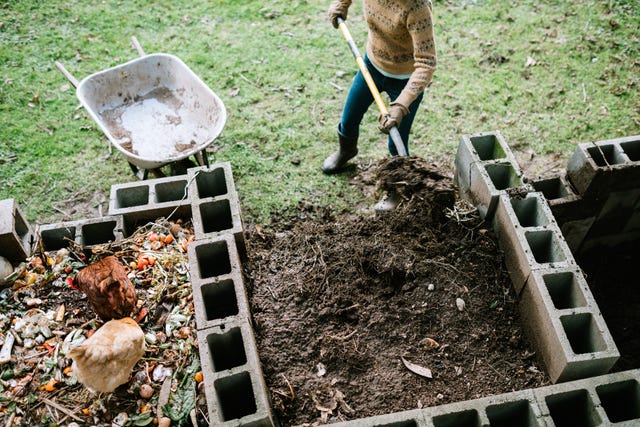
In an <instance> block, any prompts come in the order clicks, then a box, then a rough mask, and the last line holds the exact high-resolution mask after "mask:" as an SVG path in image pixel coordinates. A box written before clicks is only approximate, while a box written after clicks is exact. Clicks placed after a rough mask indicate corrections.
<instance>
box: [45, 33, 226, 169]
mask: <svg viewBox="0 0 640 427" xmlns="http://www.w3.org/2000/svg"><path fill="white" fill-rule="evenodd" d="M131 40H132V43H133V45H134V47H135V48H136V50H137V51H138V54H139V56H140V57H139V58H136V59H134V60H131V61H129V62H126V63H124V64H121V65H117V66H115V67H112V68H108V69H106V70H103V71H99V72H97V73H94V74H91V75H89V76H87V77H85V78H84V79H83V80H82V81H80V82H78V80H77V79H75V78H74V77H73V75H72V74H71V73H69V72H68V71H67V70H66V68H65V67H64V66H63V65H62V64H61V63H60V62H57V61H56V67H58V69H59V70H60V72H62V74H64V76H65V77H66V78H67V79H68V80H69V82H70V83H71V84H72V85H73V86H74V87H75V88H76V95H77V97H78V99H79V100H80V103H81V104H82V106H83V107H84V108H85V109H86V110H87V112H88V113H89V115H90V116H91V117H92V118H93V120H94V121H95V122H96V123H97V124H98V126H100V129H102V132H104V134H105V135H106V136H107V138H109V141H110V142H111V144H113V146H115V147H116V148H117V149H118V151H120V152H121V153H122V154H123V155H124V157H125V158H126V159H127V161H128V162H129V165H130V166H131V169H132V170H133V173H134V174H135V175H136V176H137V177H138V178H140V179H146V178H147V176H148V173H149V171H153V172H154V173H155V174H157V175H158V174H159V175H162V172H161V171H160V168H161V167H162V166H165V165H168V164H172V165H173V164H178V163H180V162H181V161H186V160H187V158H188V157H190V156H194V157H195V159H196V161H197V162H198V164H199V165H201V166H204V165H208V159H207V155H206V152H205V150H206V148H207V147H208V146H209V145H210V144H211V143H213V141H215V139H216V138H217V137H218V136H219V135H220V133H221V132H222V129H223V128H224V124H225V122H226V120H227V112H226V109H225V107H224V104H223V103H222V101H221V100H220V98H219V97H218V96H217V95H216V94H215V93H214V92H213V91H212V90H211V89H210V88H209V87H208V86H207V85H206V84H205V83H204V82H203V81H202V80H201V79H200V78H198V76H197V75H196V74H195V73H194V72H193V71H191V70H190V69H189V67H187V66H186V65H185V64H184V62H182V61H181V60H180V59H179V58H177V57H176V56H174V55H170V54H166V53H155V54H149V55H146V54H145V53H144V51H143V50H142V47H141V46H140V44H139V43H138V40H137V39H136V38H135V37H132V38H131Z"/></svg>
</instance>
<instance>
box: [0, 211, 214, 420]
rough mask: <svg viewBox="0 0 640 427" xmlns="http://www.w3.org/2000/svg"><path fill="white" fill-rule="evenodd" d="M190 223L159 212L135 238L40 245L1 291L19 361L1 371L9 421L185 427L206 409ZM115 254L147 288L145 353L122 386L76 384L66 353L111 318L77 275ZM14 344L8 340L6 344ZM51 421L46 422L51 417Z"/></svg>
mask: <svg viewBox="0 0 640 427" xmlns="http://www.w3.org/2000/svg"><path fill="white" fill-rule="evenodd" d="M193 237H194V236H193V231H192V226H191V223H189V222H185V223H183V222H182V221H180V220H176V221H166V220H162V219H161V220H158V221H156V222H154V223H150V224H147V225H146V226H144V227H140V228H139V229H138V230H137V231H136V233H134V234H133V235H132V236H131V237H129V238H127V239H123V240H119V241H115V242H112V243H109V244H108V245H104V246H95V247H93V248H92V249H91V251H89V252H88V253H87V251H85V250H83V248H81V247H79V246H78V245H76V244H75V243H73V242H69V246H68V247H65V248H62V249H60V250H57V251H50V252H45V251H43V250H39V251H36V254H35V255H34V256H33V257H31V258H30V259H29V260H28V261H27V263H24V264H23V265H21V267H20V268H19V270H18V272H16V273H15V274H14V277H12V280H11V281H10V282H9V283H8V284H7V285H6V286H9V287H7V288H5V289H3V290H2V292H0V332H1V334H0V337H1V338H2V344H5V345H8V344H7V343H8V342H9V341H13V342H14V344H13V346H12V348H11V346H9V352H10V353H9V354H10V356H11V358H10V359H8V360H4V361H3V363H4V364H2V365H0V369H1V377H0V378H1V383H0V411H2V412H3V413H4V415H3V421H4V426H10V425H29V424H31V425H45V424H46V425H66V424H69V423H72V422H73V423H81V424H84V423H86V424H92V425H100V424H106V425H125V424H127V423H128V424H127V425H138V426H144V425H158V424H161V425H168V423H171V424H172V425H183V424H185V423H191V424H193V423H194V422H193V418H192V417H193V416H194V415H195V416H197V417H199V419H203V418H204V416H205V414H206V412H207V411H206V399H205V396H204V390H203V389H202V387H199V385H200V384H201V381H202V373H201V371H200V360H199V357H198V348H197V337H196V328H195V319H194V307H193V300H192V295H191V285H190V280H189V271H188V260H187V254H186V247H187V243H188V242H189V241H191V240H193ZM107 254H112V255H114V256H115V257H116V258H117V259H118V260H119V261H120V262H121V263H122V264H123V265H125V266H126V268H127V269H128V271H129V273H128V276H129V278H130V279H131V281H132V283H133V284H134V286H135V289H136V293H137V295H138V309H137V310H135V311H136V313H135V316H136V321H138V322H139V325H140V326H141V328H142V330H143V332H144V334H145V343H146V351H145V353H144V355H143V357H142V359H140V361H138V363H137V364H136V365H135V367H134V369H133V371H132V376H131V378H130V380H129V382H127V383H126V384H123V385H122V386H120V387H119V388H117V389H116V390H115V392H113V393H103V394H95V393H92V392H91V391H89V390H88V389H87V388H85V387H84V386H83V385H82V384H80V383H78V382H77V379H76V378H75V377H74V376H73V374H72V370H71V360H70V359H69V358H68V357H67V354H68V352H69V351H70V349H71V348H73V347H75V346H77V345H78V344H80V343H81V342H83V341H84V340H85V339H86V338H87V337H89V336H90V335H91V334H92V333H93V332H95V330H96V329H98V328H99V326H101V325H102V323H103V322H102V321H100V320H99V319H98V318H97V317H96V314H95V313H94V312H93V311H92V310H91V308H90V306H89V304H88V302H87V299H86V297H85V295H84V293H83V292H81V291H79V290H75V289H73V277H74V276H75V275H76V273H77V272H78V271H79V270H81V269H82V268H84V267H85V266H86V265H88V264H89V263H90V262H92V261H93V260H95V259H98V258H101V257H103V256H105V255H107ZM5 349H6V346H5ZM192 414H193V415H192ZM43 423H44V424H43Z"/></svg>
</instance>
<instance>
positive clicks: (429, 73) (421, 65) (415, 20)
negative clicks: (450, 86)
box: [394, 2, 437, 108]
mask: <svg viewBox="0 0 640 427" xmlns="http://www.w3.org/2000/svg"><path fill="white" fill-rule="evenodd" d="M426 3H427V4H426V6H425V7H422V8H420V9H419V10H417V11H415V12H413V13H411V14H410V15H409V17H408V19H407V29H408V30H409V34H411V40H412V43H413V60H414V67H415V69H414V71H413V73H412V74H411V77H410V78H409V81H408V82H407V85H406V86H405V88H404V89H403V90H402V92H401V93H400V95H399V96H398V98H397V99H396V100H395V101H394V102H397V103H400V104H402V105H404V106H406V107H407V108H408V107H409V105H410V104H411V103H412V102H413V101H414V100H415V99H416V98H417V97H418V96H419V95H420V94H421V93H422V91H424V89H425V88H426V87H427V86H429V84H430V83H431V80H432V78H433V73H434V72H435V70H436V63H437V60H436V47H435V38H434V34H433V15H432V9H431V2H426Z"/></svg>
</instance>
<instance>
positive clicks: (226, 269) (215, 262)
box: [196, 240, 231, 279]
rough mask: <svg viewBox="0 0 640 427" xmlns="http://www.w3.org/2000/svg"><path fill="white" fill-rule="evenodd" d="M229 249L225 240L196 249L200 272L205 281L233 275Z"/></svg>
mask: <svg viewBox="0 0 640 427" xmlns="http://www.w3.org/2000/svg"><path fill="white" fill-rule="evenodd" d="M229 255H230V254H229V248H228V246H227V242H226V241H224V240H221V241H217V242H212V243H207V244H203V245H200V246H197V247H196V260H197V262H198V272H199V273H200V277H201V278H203V279H206V278H209V277H215V276H222V275H223V274H229V273H231V260H230V259H229Z"/></svg>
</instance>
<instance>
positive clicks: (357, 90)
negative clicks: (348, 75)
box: [338, 71, 373, 138]
mask: <svg viewBox="0 0 640 427" xmlns="http://www.w3.org/2000/svg"><path fill="white" fill-rule="evenodd" d="M372 103H373V95H371V91H370V90H369V87H368V86H367V82H366V81H365V79H364V76H363V75H362V72H360V71H358V73H357V74H356V76H355V78H354V79H353V82H352V83H351V87H350V88H349V93H348V94H347V100H346V101H345V103H344V108H343V110H342V117H341V119H340V124H339V125H338V131H339V132H340V133H341V134H342V135H344V136H347V137H354V138H357V137H358V135H359V134H360V123H361V122H362V118H363V117H364V115H365V113H366V112H367V110H368V109H369V107H370V106H371V104H372Z"/></svg>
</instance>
